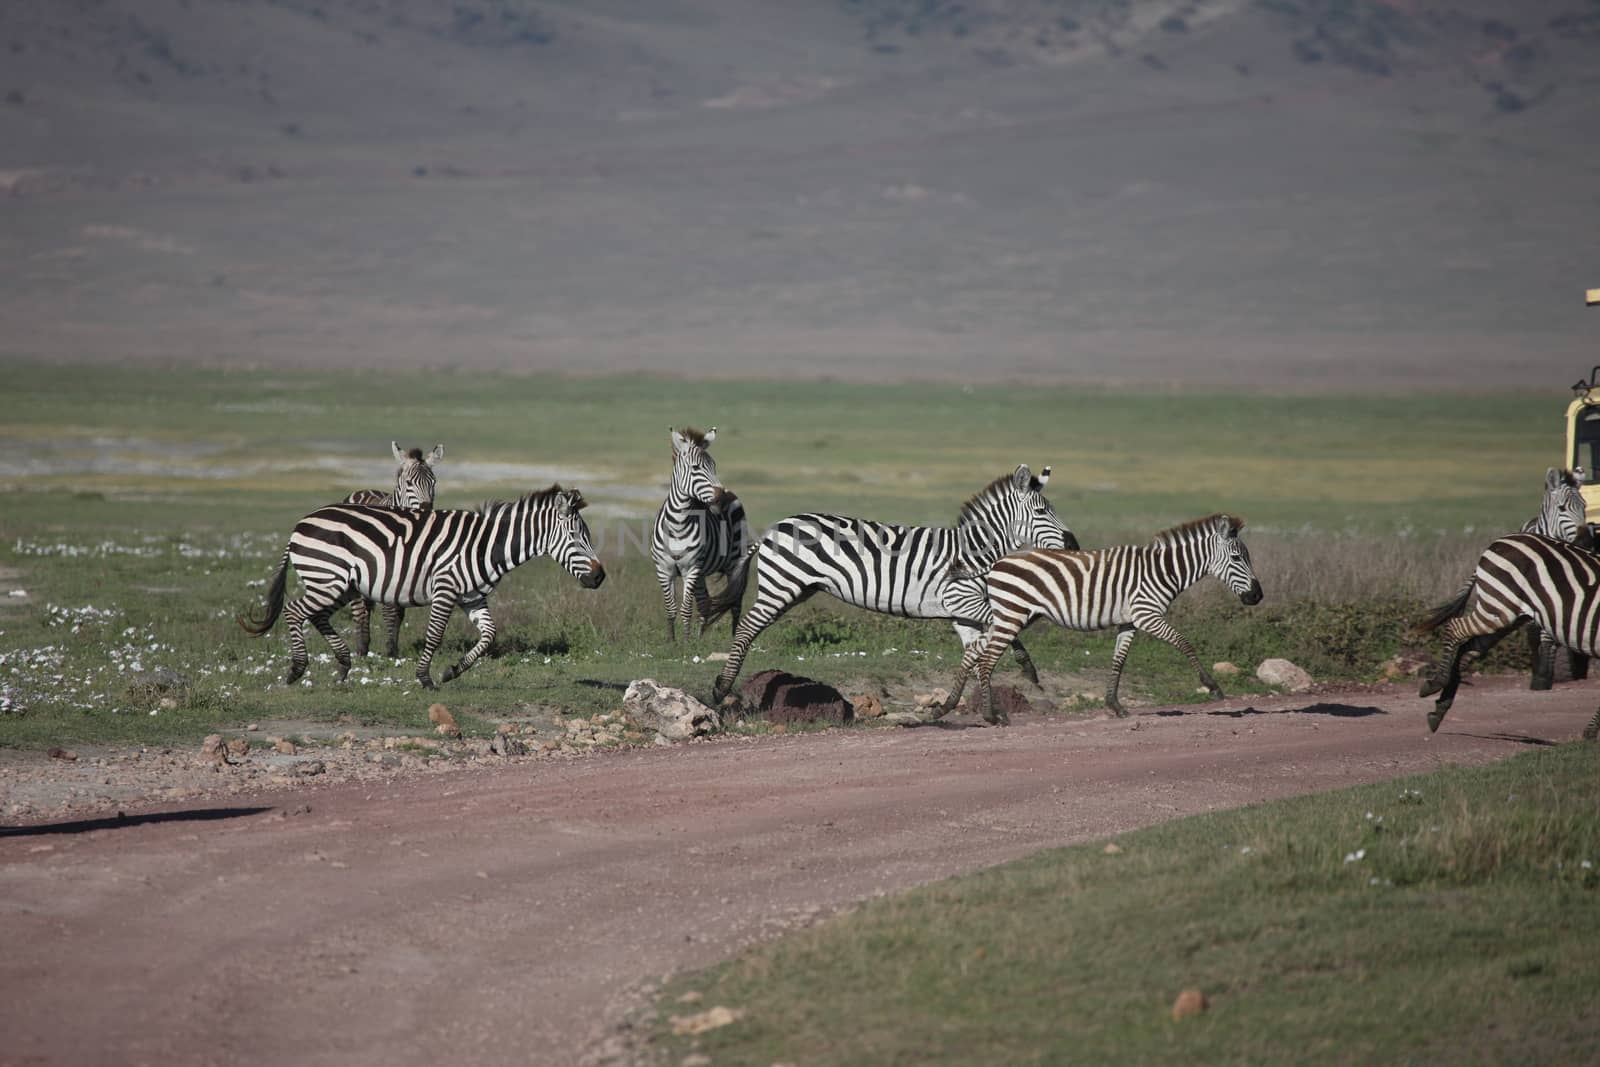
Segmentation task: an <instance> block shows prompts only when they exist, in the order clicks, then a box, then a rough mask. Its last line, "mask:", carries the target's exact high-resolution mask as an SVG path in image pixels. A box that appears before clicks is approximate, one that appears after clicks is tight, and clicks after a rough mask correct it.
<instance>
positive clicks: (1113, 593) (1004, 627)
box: [934, 513, 1262, 723]
mask: <svg viewBox="0 0 1600 1067" xmlns="http://www.w3.org/2000/svg"><path fill="white" fill-rule="evenodd" d="M1243 528H1244V520H1243V519H1239V518H1235V517H1234V516H1232V515H1226V514H1220V513H1219V514H1216V515H1209V516H1207V517H1206V518H1203V519H1194V520H1193V521H1191V522H1186V523H1184V524H1182V525H1181V526H1174V527H1172V528H1171V529H1170V530H1163V531H1161V532H1160V533H1158V534H1156V536H1155V539H1154V540H1153V541H1151V543H1150V544H1149V545H1119V546H1117V547H1114V548H1102V549H1092V550H1090V551H1087V552H1063V551H1059V550H1050V549H1040V548H1035V549H1030V550H1026V551H1022V552H1017V553H1014V554H1012V555H1009V556H1006V557H1005V558H1004V559H1001V560H999V561H998V562H996V563H995V565H994V566H993V567H992V568H990V570H989V575H988V578H987V580H986V581H985V583H984V584H985V590H986V592H987V594H988V597H989V603H990V605H991V607H992V608H993V611H994V621H993V622H992V623H991V624H990V625H989V629H988V631H987V632H986V633H985V634H984V635H983V639H982V640H981V641H976V642H974V643H973V645H972V647H971V648H970V649H969V650H968V655H965V656H963V657H962V661H961V667H960V668H959V669H958V670H957V672H956V678H955V684H954V686H953V688H952V691H951V693H950V696H949V698H948V699H946V700H945V702H944V703H943V704H942V705H941V706H940V707H939V709H938V711H937V713H936V714H935V715H934V718H938V717H940V716H942V715H945V714H946V713H948V712H949V711H951V710H952V709H953V708H954V707H955V706H956V702H957V701H959V700H960V699H961V691H962V690H963V689H965V688H966V684H967V676H968V675H969V674H970V673H971V672H972V670H973V668H974V667H976V669H977V674H978V693H979V703H980V705H981V706H982V707H983V717H984V719H985V720H986V721H988V722H990V723H996V722H998V723H1005V722H1008V721H1009V719H1008V717H1007V716H1006V715H1005V714H1004V712H1002V713H1001V714H1000V715H999V717H998V718H997V717H996V714H995V710H994V699H993V694H992V693H991V692H990V689H989V676H990V675H991V674H992V673H993V672H994V665H995V661H996V660H998V659H999V658H1000V654H1001V653H1002V652H1004V651H1005V649H1006V646H1007V645H1009V644H1011V643H1012V642H1013V641H1015V640H1016V638H1017V634H1019V633H1021V632H1022V630H1023V629H1024V628H1025V627H1026V626H1027V625H1028V624H1029V623H1030V622H1032V621H1033V620H1034V619H1036V618H1038V617H1039V616H1041V615H1042V616H1044V617H1045V618H1048V619H1049V620H1050V621H1051V622H1054V623H1055V624H1056V625H1058V626H1066V627H1069V628H1071V629H1074V630H1104V629H1108V628H1110V627H1112V626H1115V627H1116V628H1117V644H1116V650H1115V652H1114V653H1113V654H1112V657H1111V683H1110V685H1109V686H1108V687H1107V689H1106V704H1107V705H1108V706H1109V707H1110V708H1111V710H1112V711H1114V712H1116V713H1117V716H1118V717H1119V718H1125V717H1126V716H1127V714H1128V712H1127V711H1126V709H1124V708H1123V706H1122V703H1121V701H1119V700H1118V699H1117V687H1118V686H1119V685H1120V683H1121V681H1122V667H1123V664H1125V663H1126V662H1127V659H1128V648H1129V646H1130V645H1131V644H1132V643H1133V635H1134V633H1135V632H1136V631H1139V630H1143V631H1144V632H1145V633H1147V634H1150V635H1151V636H1152V637H1159V638H1160V639H1161V640H1163V641H1165V642H1167V643H1168V644H1169V645H1172V646H1173V647H1174V648H1176V649H1178V651H1180V652H1182V653H1183V654H1184V655H1185V656H1187V657H1188V659H1189V663H1190V664H1191V665H1192V666H1193V667H1194V669H1195V671H1196V672H1198V673H1199V675H1200V681H1201V682H1202V683H1203V684H1204V685H1205V687H1206V689H1208V690H1209V691H1210V693H1211V695H1212V697H1213V698H1219V699H1220V698H1221V696H1222V688H1221V687H1220V686H1218V685H1217V681H1216V679H1215V678H1213V677H1211V673H1210V672H1209V671H1207V670H1206V669H1205V667H1204V666H1202V665H1201V663H1200V658H1199V657H1198V656H1197V655H1195V651H1194V647H1193V646H1192V645H1190V644H1189V642H1188V641H1187V640H1185V639H1184V636H1183V635H1182V634H1181V633H1179V632H1178V630H1177V628H1176V627H1175V626H1173V625H1172V623H1170V622H1168V621H1167V618H1166V614H1167V609H1168V608H1169V607H1171V606H1172V602H1173V601H1174V600H1175V599H1177V597H1178V594H1179V593H1182V592H1183V591H1184V590H1185V589H1187V588H1189V587H1190V586H1191V585H1193V584H1194V583H1196V582H1198V581H1199V580H1200V579H1201V578H1204V577H1205V576H1206V575H1208V574H1210V575H1215V576H1216V577H1217V579H1218V580H1220V581H1221V582H1222V584H1223V585H1225V586H1227V587H1228V589H1230V590H1231V591H1232V592H1233V593H1235V594H1236V595H1237V596H1238V597H1239V599H1240V600H1241V601H1243V602H1244V603H1246V604H1259V603H1261V596H1262V594H1261V582H1260V581H1259V580H1258V579H1257V578H1256V574H1255V570H1254V568H1252V567H1251V565H1250V550H1249V549H1248V548H1246V547H1245V544H1244V542H1243V541H1241V540H1239V531H1240V530H1242V529H1243Z"/></svg>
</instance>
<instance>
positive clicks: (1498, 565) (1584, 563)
mask: <svg viewBox="0 0 1600 1067" xmlns="http://www.w3.org/2000/svg"><path fill="white" fill-rule="evenodd" d="M1530 620H1531V621H1532V622H1533V623H1535V624H1536V625H1537V626H1538V627H1539V628H1540V630H1542V631H1543V632H1544V633H1545V634H1546V635H1547V636H1548V638H1549V639H1550V640H1551V641H1553V642H1555V643H1556V644H1558V645H1562V646H1564V647H1566V648H1570V649H1575V650H1576V651H1578V652H1582V653H1584V654H1585V655H1589V656H1593V655H1595V654H1596V653H1597V652H1600V555H1597V554H1596V553H1594V552H1590V551H1588V550H1587V549H1583V548H1579V547H1578V546H1577V545H1572V544H1568V543H1566V542H1564V541H1556V540H1554V539H1552V538H1549V537H1541V536H1540V535H1539V534H1531V533H1518V534H1510V535H1509V536H1506V537H1501V538H1497V539H1496V540H1494V541H1492V542H1490V544H1489V547H1488V548H1485V549H1484V550H1483V553H1482V554H1481V555H1480V556H1479V557H1478V566H1477V568H1476V569H1475V570H1474V571H1473V573H1472V577H1471V578H1470V579H1468V580H1467V584H1466V585H1464V586H1462V587H1461V591H1460V592H1459V593H1457V594H1456V595H1455V598H1454V599H1452V600H1450V601H1449V602H1448V603H1445V604H1441V605H1440V606H1439V607H1438V608H1436V609H1435V610H1434V611H1433V612H1432V613H1430V614H1429V615H1428V616H1427V617H1426V618H1424V619H1423V620H1422V621H1421V622H1419V623H1418V624H1417V631H1418V632H1419V633H1427V632H1429V631H1433V630H1437V631H1439V633H1440V634H1441V635H1442V636H1443V638H1444V653H1443V655H1441V656H1440V658H1439V661H1438V662H1437V663H1435V664H1434V667H1433V670H1432V671H1430V672H1429V674H1428V675H1427V676H1426V677H1424V678H1423V680H1422V686H1421V688H1420V689H1419V690H1418V693H1417V695H1418V696H1423V697H1428V696H1432V695H1433V694H1435V693H1438V694H1439V696H1438V698H1437V699H1436V700H1435V701H1434V704H1433V710H1432V711H1430V712H1428V730H1429V732H1430V733H1431V732H1433V731H1436V730H1438V729H1439V724H1440V723H1441V722H1443V721H1444V716H1445V713H1446V712H1447V711H1449V710H1450V705H1451V704H1453V703H1454V702H1455V697H1456V690H1457V689H1458V688H1459V687H1460V685H1461V662H1462V660H1463V659H1465V658H1466V656H1467V655H1468V653H1474V652H1475V653H1479V654H1482V653H1486V652H1488V651H1489V650H1490V649H1491V648H1493V647H1494V646H1495V645H1497V644H1498V643H1499V642H1500V641H1501V640H1502V639H1504V638H1505V636H1506V635H1507V634H1509V633H1511V631H1513V630H1515V629H1516V628H1517V627H1518V626H1520V625H1522V624H1523V623H1524V622H1527V621H1530ZM1597 735H1600V710H1597V711H1596V712H1595V713H1594V717H1593V718H1592V719H1590V720H1589V724H1588V726H1586V727H1584V730H1583V736H1584V737H1585V738H1587V739H1588V740H1591V741H1592V740H1594V739H1595V737H1596V736H1597Z"/></svg>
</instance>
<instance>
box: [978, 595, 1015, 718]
mask: <svg viewBox="0 0 1600 1067" xmlns="http://www.w3.org/2000/svg"><path fill="white" fill-rule="evenodd" d="M1016 636H1017V628H1016V627H1014V626H1013V625H1008V624H1007V623H1006V622H1004V621H1002V620H1001V619H998V618H997V619H995V621H994V625H993V626H992V627H990V628H989V632H988V634H986V635H985V637H984V639H983V641H982V642H981V645H982V649H981V650H980V651H979V653H978V657H977V658H978V663H977V671H978V707H980V708H982V709H983V721H984V722H986V723H988V724H989V725H991V726H1010V725H1011V716H1010V715H1008V714H1007V713H1006V712H1005V711H1004V710H1002V711H1000V712H999V713H998V714H997V713H996V712H995V710H994V690H993V689H991V688H990V687H989V680H990V679H991V678H992V677H993V676H994V667H995V664H996V663H999V662H1000V657H1001V656H1002V655H1004V654H1005V651H1006V648H1007V647H1009V646H1010V644H1011V642H1012V641H1013V640H1014V639H1015V638H1016Z"/></svg>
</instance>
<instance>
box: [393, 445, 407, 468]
mask: <svg viewBox="0 0 1600 1067" xmlns="http://www.w3.org/2000/svg"><path fill="white" fill-rule="evenodd" d="M389 448H390V449H391V450H393V452H394V461H395V462H396V463H404V462H405V461H406V450H405V449H403V448H401V447H400V442H399V441H390V442H389Z"/></svg>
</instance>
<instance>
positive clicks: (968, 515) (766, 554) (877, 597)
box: [704, 464, 1078, 702]
mask: <svg viewBox="0 0 1600 1067" xmlns="http://www.w3.org/2000/svg"><path fill="white" fill-rule="evenodd" d="M1049 480H1050V468H1049V467H1046V468H1044V470H1043V471H1042V472H1040V475H1039V477H1037V478H1035V477H1034V476H1033V472H1032V471H1030V470H1029V469H1028V467H1027V464H1023V465H1021V466H1019V467H1018V468H1017V469H1016V470H1015V471H1013V472H1012V473H1011V474H1009V475H1003V476H1001V477H999V478H996V479H995V480H994V481H993V482H991V483H989V484H988V485H987V486H985V487H984V488H983V489H982V490H981V491H980V492H978V493H977V494H975V495H974V496H973V497H972V498H971V499H970V500H968V501H967V502H966V503H965V504H964V505H962V508H961V516H960V518H959V519H958V520H957V522H956V525H955V526H954V527H948V526H895V525H891V524H889V523H883V522H871V521H868V520H866V519H852V518H846V517H844V516H842V515H823V514H816V513H808V514H804V515H794V516H791V517H790V518H787V519H783V520H781V521H779V522H777V523H775V524H773V526H772V527H771V528H770V529H769V530H767V532H766V533H765V534H763V535H762V537H761V540H760V541H758V542H756V543H755V544H754V545H752V546H751V547H750V548H749V550H748V551H746V553H745V555H744V560H743V562H742V564H741V566H740V567H739V568H738V569H737V570H736V571H735V572H734V573H733V575H732V576H731V577H730V579H729V581H728V588H727V589H726V591H724V593H723V594H722V595H721V596H719V597H717V598H715V600H714V601H713V603H712V605H711V610H710V611H709V612H705V613H704V614H705V624H706V625H707V626H709V625H710V624H711V623H712V622H714V621H715V620H716V619H717V618H718V617H719V616H721V614H722V613H723V612H724V611H732V610H733V609H734V607H735V606H737V605H738V604H739V603H740V602H741V601H742V600H743V598H744V591H745V586H746V584H747V583H748V581H749V576H750V566H751V564H752V563H753V562H754V561H755V560H756V558H757V557H760V559H761V574H760V579H759V585H758V587H757V592H756V600H755V604H754V605H753V606H752V607H751V608H750V610H749V611H748V612H747V613H746V614H745V616H744V618H743V620H742V621H740V623H739V625H738V626H737V627H736V628H735V630H734V635H733V647H732V648H731V649H730V650H729V652H728V662H727V664H726V665H724V667H723V669H722V673H721V674H720V675H718V676H717V682H716V686H715V688H714V689H713V690H712V693H713V698H714V701H715V702H720V701H721V700H722V698H723V697H725V696H727V694H728V693H729V692H730V691H731V690H732V689H733V682H734V679H735V678H737V677H738V676H739V668H740V667H741V666H742V665H743V663H744V658H745V655H746V654H747V653H748V652H749V651H750V643H751V642H752V641H754V640H755V639H756V636H757V635H758V634H760V633H761V631H762V630H765V629H766V628H767V627H768V626H771V625H772V624H773V623H774V622H775V621H777V619H778V617H779V616H781V615H782V614H783V613H784V612H786V611H788V610H789V609H790V608H792V607H794V606H795V605H796V604H799V603H801V602H802V601H805V600H807V599H809V598H810V597H811V596H813V595H814V594H816V593H818V592H823V593H829V594H832V595H833V596H835V597H837V598H839V599H840V600H842V601H844V602H845V603H846V604H853V605H855V606H856V607H858V608H866V609H867V610H868V611H878V612H883V613H884V614H888V615H904V616H908V617H910V618H913V619H949V620H950V621H951V622H952V623H954V624H955V628H956V634H957V636H959V637H960V638H961V644H962V646H963V647H966V646H968V645H970V644H971V642H972V641H974V640H975V639H976V638H977V636H978V635H979V634H981V633H982V632H983V630H984V629H985V628H986V627H987V626H988V624H989V619H990V613H989V602H988V600H987V599H986V598H985V596H984V591H983V580H982V576H983V575H984V574H985V573H986V572H987V571H988V569H989V567H990V566H991V565H992V564H993V563H994V561H995V560H997V559H999V558H1000V557H1001V556H1003V555H1005V554H1006V553H1007V552H1010V551H1013V550H1015V549H1017V548H1021V547H1024V546H1027V545H1043V546H1046V547H1052V548H1064V547H1071V548H1076V547H1077V546H1078V539H1077V538H1075V537H1073V536H1072V532H1071V531H1070V530H1068V529H1067V528H1066V527H1065V526H1063V525H1062V523H1061V519H1060V518H1059V517H1058V516H1057V515H1056V511H1055V508H1053V507H1052V506H1051V505H1050V501H1049V500H1046V499H1045V495H1044V488H1045V485H1046V484H1047V483H1048V482H1049ZM957 571H959V572H960V574H961V575H962V576H960V577H957V576H956V572H957ZM1017 662H1018V663H1019V664H1020V665H1021V666H1022V669H1023V670H1024V671H1026V672H1027V674H1028V677H1029V678H1030V679H1032V680H1033V681H1035V682H1037V681H1038V674H1037V673H1036V672H1035V671H1034V669H1033V664H1032V662H1031V661H1030V660H1029V659H1028V654H1027V652H1026V650H1025V649H1023V647H1022V646H1021V645H1020V644H1019V645H1017Z"/></svg>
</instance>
